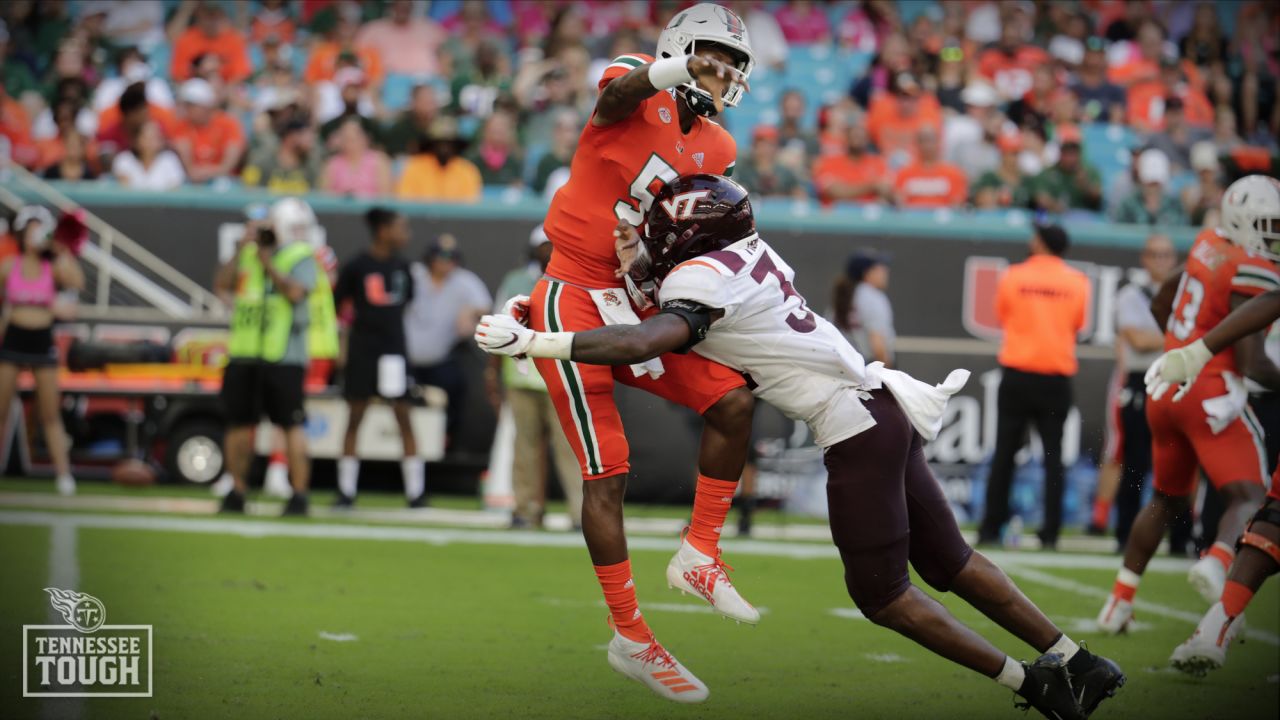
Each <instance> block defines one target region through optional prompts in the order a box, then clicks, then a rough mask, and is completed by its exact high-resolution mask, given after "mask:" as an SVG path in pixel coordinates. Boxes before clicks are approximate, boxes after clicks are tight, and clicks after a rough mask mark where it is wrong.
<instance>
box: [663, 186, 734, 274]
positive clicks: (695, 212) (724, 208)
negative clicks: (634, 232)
mask: <svg viewBox="0 0 1280 720" xmlns="http://www.w3.org/2000/svg"><path fill="white" fill-rule="evenodd" d="M755 232H756V221H755V217H754V216H753V215H752V212H751V201H750V200H748V199H747V191H746V189H745V188H743V187H742V186H741V185H739V184H738V183H736V182H734V181H732V180H730V179H729V178H727V177H724V176H722V175H712V174H710V173H700V174H697V175H685V176H683V177H680V178H676V179H675V180H673V181H672V182H670V183H667V185H666V186H664V187H663V188H662V189H661V190H659V191H658V195H657V196H656V197H655V198H654V202H653V205H652V206H650V207H649V212H648V215H647V216H646V218H645V223H644V225H643V226H642V227H641V228H640V237H641V240H642V241H643V242H644V245H645V250H646V251H647V253H648V255H649V258H650V260H651V262H652V263H653V265H652V270H653V277H654V278H655V279H658V280H661V279H662V278H664V277H666V276H667V273H670V272H671V270H672V268H674V267H675V266H677V265H679V264H680V263H682V262H684V261H685V260H689V259H690V258H694V257H697V256H698V255H702V254H705V253H708V252H712V251H714V250H720V249H722V248H726V247H728V246H730V245H732V244H734V243H735V242H737V241H739V240H741V239H743V238H745V237H748V236H751V235H754V234H755Z"/></svg>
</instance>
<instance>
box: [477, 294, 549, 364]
mask: <svg viewBox="0 0 1280 720" xmlns="http://www.w3.org/2000/svg"><path fill="white" fill-rule="evenodd" d="M526 308H527V306H526ZM535 335H537V333H535V332H534V331H532V330H530V329H529V328H527V327H525V326H524V325H522V324H520V322H519V321H518V320H516V319H515V318H514V317H512V316H511V315H505V314H498V315H485V316H484V317H482V318H480V324H479V325H476V335H475V338H476V344H477V345H479V346H480V349H481V350H484V351H485V352H487V353H489V354H490V355H507V356H510V357H520V356H522V355H524V354H525V353H527V352H528V351H529V345H530V344H532V343H533V338H534V336H535Z"/></svg>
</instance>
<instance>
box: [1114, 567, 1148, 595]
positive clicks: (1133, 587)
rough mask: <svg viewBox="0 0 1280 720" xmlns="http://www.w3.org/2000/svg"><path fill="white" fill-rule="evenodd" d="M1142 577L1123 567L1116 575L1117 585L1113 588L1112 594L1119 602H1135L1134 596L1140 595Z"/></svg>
mask: <svg viewBox="0 0 1280 720" xmlns="http://www.w3.org/2000/svg"><path fill="white" fill-rule="evenodd" d="M1141 580H1142V576H1141V575H1139V574H1138V573H1136V572H1134V571H1132V570H1130V569H1129V568H1125V567H1122V568H1120V572H1119V573H1116V584H1115V585H1113V586H1112V588H1111V594H1112V595H1114V596H1116V598H1117V599H1119V600H1124V601H1125V602H1133V596H1134V595H1137V594H1138V583H1139V582H1141Z"/></svg>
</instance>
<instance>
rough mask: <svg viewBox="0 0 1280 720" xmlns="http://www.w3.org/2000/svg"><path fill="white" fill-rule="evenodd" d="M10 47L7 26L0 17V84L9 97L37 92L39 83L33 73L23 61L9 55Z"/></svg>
mask: <svg viewBox="0 0 1280 720" xmlns="http://www.w3.org/2000/svg"><path fill="white" fill-rule="evenodd" d="M10 47H11V44H10V42H9V26H8V24H7V23H5V21H4V20H3V19H0V86H3V87H4V89H5V91H6V92H7V93H8V95H9V96H10V97H12V98H17V99H21V98H22V96H23V95H26V94H27V93H39V92H40V83H39V82H38V81H37V80H36V76H35V74H34V73H32V72H31V68H30V67H29V66H28V65H27V64H26V63H25V62H22V61H21V60H19V59H17V58H16V57H11V56H10V54H9V49H10Z"/></svg>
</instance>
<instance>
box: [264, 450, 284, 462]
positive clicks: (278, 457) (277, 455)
mask: <svg viewBox="0 0 1280 720" xmlns="http://www.w3.org/2000/svg"><path fill="white" fill-rule="evenodd" d="M267 464H269V465H286V464H288V458H286V457H285V456H284V451H283V450H274V451H272V453H271V457H270V458H268V459H267Z"/></svg>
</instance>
